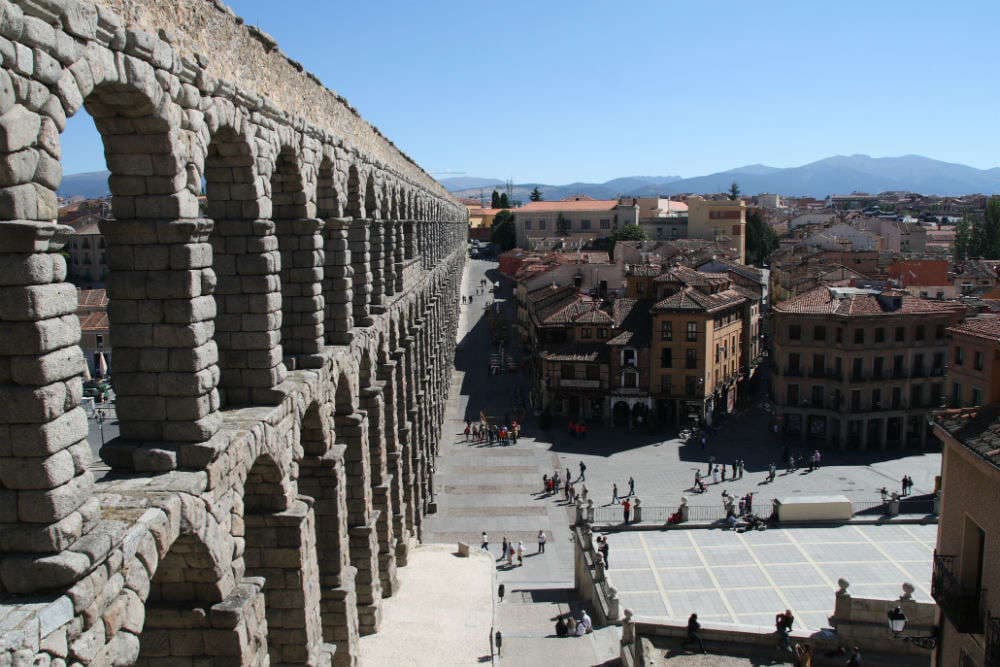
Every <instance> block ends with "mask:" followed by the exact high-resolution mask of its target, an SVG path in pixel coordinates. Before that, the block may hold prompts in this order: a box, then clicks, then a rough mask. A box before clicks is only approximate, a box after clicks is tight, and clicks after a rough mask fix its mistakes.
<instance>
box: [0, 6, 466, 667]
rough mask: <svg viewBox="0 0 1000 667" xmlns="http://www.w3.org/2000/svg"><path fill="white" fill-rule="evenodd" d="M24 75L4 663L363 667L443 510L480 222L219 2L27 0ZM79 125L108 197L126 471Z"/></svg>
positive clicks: (10, 335)
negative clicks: (96, 332)
mask: <svg viewBox="0 0 1000 667" xmlns="http://www.w3.org/2000/svg"><path fill="white" fill-rule="evenodd" d="M0 60H2V69H0V402H2V407H0V666H2V665H8V664H17V665H20V664H52V665H68V664H81V665H90V664H94V665H106V664H115V665H122V664H134V663H140V664H145V665H166V664H170V665H181V664H190V665H195V664H198V665H205V664H212V665H268V664H301V665H327V664H330V663H331V662H332V663H333V664H337V665H353V664H355V663H356V662H357V637H358V635H359V634H365V633H372V632H376V631H377V630H378V628H379V623H380V620H381V601H382V599H383V598H384V597H387V596H391V595H392V594H393V593H394V592H395V590H396V588H397V587H398V585H399V583H398V579H397V577H396V569H397V568H398V567H401V566H404V565H405V564H406V561H407V554H408V552H409V550H410V548H411V547H412V546H413V545H414V544H415V543H416V542H417V541H418V540H419V539H420V536H421V523H422V517H423V516H424V514H425V513H426V511H427V509H428V505H429V503H430V502H431V501H432V498H433V494H434V485H433V457H434V456H435V455H436V451H437V442H438V438H439V436H440V431H441V424H442V422H443V419H444V406H445V401H446V399H447V395H448V390H449V384H450V379H451V368H452V363H453V356H454V347H455V330H456V326H457V315H458V313H457V310H458V308H457V295H458V290H459V281H460V277H461V273H462V267H463V264H464V258H465V253H464V246H465V241H464V239H465V228H466V217H465V209H464V208H463V207H461V206H459V205H458V204H457V203H456V202H455V201H454V200H452V199H451V198H450V197H449V196H448V194H447V193H446V192H445V191H444V190H443V188H441V187H440V185H438V184H437V183H436V182H435V181H434V180H433V179H432V178H431V177H430V176H429V175H428V174H426V173H425V172H424V171H423V170H421V169H420V167H419V166H417V164H416V163H415V162H413V160H411V159H410V158H409V157H407V156H406V155H404V154H403V153H402V152H400V151H399V150H398V149H397V148H396V147H395V146H394V145H393V144H392V143H391V142H390V141H388V140H387V139H386V138H385V137H383V136H382V135H381V134H380V133H379V132H378V130H376V129H375V128H373V127H372V126H370V125H369V124H368V123H366V122H365V121H364V120H363V119H362V118H361V117H360V116H359V115H358V114H357V112H356V111H355V110H354V109H353V108H351V107H350V106H349V105H348V104H347V102H346V101H345V100H344V99H343V98H341V97H340V96H338V95H337V94H336V93H334V92H333V91H331V90H328V89H327V88H324V87H323V85H322V84H321V83H320V82H319V80H318V79H316V77H314V76H313V75H311V74H309V73H308V72H305V71H304V70H303V68H302V66H301V65H300V64H298V63H296V62H295V61H293V60H291V59H289V58H288V57H287V56H286V55H285V54H283V53H282V52H281V50H280V49H279V48H278V47H277V45H276V44H275V42H274V40H273V39H272V38H271V37H270V36H268V35H267V34H266V33H264V32H262V31H261V30H259V29H257V28H254V27H252V26H247V25H245V24H244V23H243V21H242V20H241V19H239V18H238V17H236V16H235V15H234V14H233V13H232V12H231V11H230V10H229V9H228V8H227V7H225V6H224V5H222V4H221V3H219V2H213V1H211V0H99V1H98V2H96V3H95V2H90V1H89V0H15V1H10V0H0ZM77 113H86V114H89V115H90V116H91V117H92V118H93V120H94V124H95V125H96V127H97V129H98V131H99V132H100V135H101V138H102V140H103V143H104V151H105V157H106V161H107V166H108V169H109V171H110V172H111V176H110V178H109V185H110V189H111V192H112V212H113V215H112V216H110V217H109V218H108V219H106V220H103V221H102V223H101V232H102V235H103V238H104V241H105V243H106V259H107V264H108V268H109V274H108V275H107V278H106V286H107V292H108V296H109V299H110V310H109V317H110V339H111V340H110V344H111V346H112V347H113V357H112V363H111V366H112V384H113V386H114V389H115V393H116V408H117V416H118V419H119V421H120V429H121V436H120V437H119V438H117V439H115V440H113V441H111V442H109V443H107V445H105V446H104V447H103V448H102V450H101V458H102V459H103V463H104V464H105V467H104V468H99V467H97V468H95V466H94V465H93V462H92V461H91V456H90V446H89V444H88V442H87V432H88V419H87V415H86V414H85V412H84V410H83V408H82V407H81V405H80V403H81V395H82V379H83V376H84V373H85V372H86V366H85V363H84V359H83V355H82V353H81V350H80V347H79V341H80V326H79V322H78V319H77V317H76V314H75V311H76V307H77V294H76V289H75V287H74V286H73V285H72V284H70V283H67V282H66V281H65V278H66V261H65V258H64V257H63V255H62V254H61V252H60V251H61V249H62V247H63V245H64V244H65V242H66V239H67V237H68V235H69V233H70V232H71V230H70V229H69V228H67V227H65V226H62V225H59V224H57V222H56V218H57V208H56V189H57V188H58V186H59V183H60V180H61V176H62V170H61V167H60V158H61V148H60V135H61V132H62V131H63V130H64V128H65V127H66V122H67V119H68V118H70V117H71V116H73V115H75V114H77ZM95 470H97V471H98V472H97V474H96V476H95Z"/></svg>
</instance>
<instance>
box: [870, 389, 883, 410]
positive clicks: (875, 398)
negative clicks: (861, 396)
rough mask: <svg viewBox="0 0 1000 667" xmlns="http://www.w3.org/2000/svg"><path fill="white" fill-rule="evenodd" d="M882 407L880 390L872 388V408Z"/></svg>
mask: <svg viewBox="0 0 1000 667" xmlns="http://www.w3.org/2000/svg"><path fill="white" fill-rule="evenodd" d="M881 408H882V390H881V389H878V388H876V389H872V410H879V409H881Z"/></svg>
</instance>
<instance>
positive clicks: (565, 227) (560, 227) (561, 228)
mask: <svg viewBox="0 0 1000 667" xmlns="http://www.w3.org/2000/svg"><path fill="white" fill-rule="evenodd" d="M569 230H570V224H569V220H567V219H566V216H564V215H563V214H562V213H560V214H559V215H558V217H556V231H558V232H559V233H560V234H562V235H563V236H569Z"/></svg>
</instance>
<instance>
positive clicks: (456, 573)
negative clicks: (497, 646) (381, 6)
mask: <svg viewBox="0 0 1000 667" xmlns="http://www.w3.org/2000/svg"><path fill="white" fill-rule="evenodd" d="M454 551H455V547H454V545H446V544H432V545H424V546H419V547H417V548H416V549H414V550H412V551H411V552H410V560H409V562H408V564H407V566H406V567H404V568H401V569H400V570H399V578H400V582H401V584H402V585H401V586H400V588H399V592H397V593H395V594H394V595H393V596H392V597H391V598H386V599H385V601H384V602H383V603H382V605H383V606H382V618H383V622H382V627H381V629H380V630H379V631H378V632H377V633H375V634H373V635H368V636H366V637H362V638H361V643H360V649H361V653H360V658H361V659H360V662H361V664H365V665H397V666H401V665H413V666H415V667H436V666H438V665H475V664H479V663H482V662H483V658H485V662H489V654H490V644H489V637H490V628H491V627H492V626H493V612H492V607H493V605H492V596H493V590H492V589H493V568H492V563H491V562H490V560H489V559H487V558H485V557H483V556H482V554H474V555H473V557H471V558H459V557H458V556H457V555H456V554H455V553H453V552H454Z"/></svg>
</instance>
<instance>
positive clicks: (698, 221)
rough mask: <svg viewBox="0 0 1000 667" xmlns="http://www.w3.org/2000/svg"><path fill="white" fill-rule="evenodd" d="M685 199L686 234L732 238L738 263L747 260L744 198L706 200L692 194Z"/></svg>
mask: <svg viewBox="0 0 1000 667" xmlns="http://www.w3.org/2000/svg"><path fill="white" fill-rule="evenodd" d="M686 203H687V207H688V225H687V235H688V238H692V239H707V240H709V241H715V240H718V239H721V238H723V237H728V238H731V239H732V240H733V242H734V245H735V246H736V247H737V248H738V249H739V260H740V264H744V263H746V230H747V207H746V204H745V203H743V200H742V199H737V200H735V201H733V200H730V199H721V200H707V199H703V198H702V197H698V196H692V197H688V198H687V202H686Z"/></svg>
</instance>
